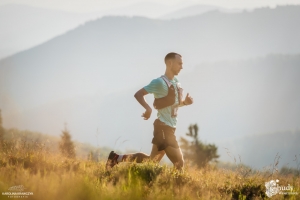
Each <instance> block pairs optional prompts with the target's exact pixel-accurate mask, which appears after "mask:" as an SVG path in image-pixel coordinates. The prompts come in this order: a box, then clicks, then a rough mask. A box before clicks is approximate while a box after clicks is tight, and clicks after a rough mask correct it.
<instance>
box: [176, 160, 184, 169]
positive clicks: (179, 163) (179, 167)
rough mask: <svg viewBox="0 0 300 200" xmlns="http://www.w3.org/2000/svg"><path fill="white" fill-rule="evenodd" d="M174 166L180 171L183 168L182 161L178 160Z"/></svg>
mask: <svg viewBox="0 0 300 200" xmlns="http://www.w3.org/2000/svg"><path fill="white" fill-rule="evenodd" d="M174 165H175V167H176V168H177V169H182V168H183V167H184V160H183V159H180V160H178V161H177V162H176V163H175V164H174Z"/></svg>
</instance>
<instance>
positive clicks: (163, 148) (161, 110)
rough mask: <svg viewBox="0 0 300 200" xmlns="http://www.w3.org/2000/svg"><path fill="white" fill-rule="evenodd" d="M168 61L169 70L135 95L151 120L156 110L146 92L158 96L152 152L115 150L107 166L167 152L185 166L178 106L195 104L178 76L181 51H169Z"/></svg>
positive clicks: (177, 163)
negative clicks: (178, 134) (178, 130)
mask: <svg viewBox="0 0 300 200" xmlns="http://www.w3.org/2000/svg"><path fill="white" fill-rule="evenodd" d="M165 64H166V71H165V74H164V75H163V76H161V77H159V78H156V79H154V80H152V81H151V82H150V84H149V85H147V86H145V87H143V88H142V89H140V90H139V91H137V92H136V93H135V95H134V97H135V98H136V100H137V101H138V102H139V103H140V104H141V105H142V106H143V107H144V108H145V109H146V111H145V112H144V113H143V114H142V117H143V118H144V120H148V119H149V118H150V116H151V113H152V109H151V107H150V106H149V105H148V103H147V102H146V101H145V98H144V96H145V95H147V94H149V93H150V94H153V95H154V98H155V100H154V103H153V106H154V108H156V109H157V112H158V113H157V119H156V120H155V121H154V123H153V125H154V132H153V139H152V144H153V145H152V151H151V154H150V156H149V155H147V154H145V153H133V154H125V155H118V154H116V153H115V152H114V151H111V152H110V154H109V156H108V159H107V162H106V169H107V170H109V169H111V168H112V167H113V166H115V165H116V164H118V163H119V162H133V161H136V162H137V163H141V162H143V161H144V160H146V159H151V160H154V161H156V162H160V160H161V159H162V158H163V156H164V155H165V154H166V155H167V157H168V158H169V159H170V160H171V162H172V163H173V164H174V166H175V167H176V168H177V169H180V170H181V169H182V168H183V166H184V160H183V155H182V152H181V149H180V147H179V145H178V142H177V140H176V136H175V129H176V123H177V110H178V107H182V106H187V105H191V104H192V103H193V98H192V97H191V96H189V93H187V95H186V97H185V99H184V100H183V99H182V91H183V90H182V88H181V86H180V83H179V81H178V79H177V78H176V77H175V76H176V75H178V74H179V72H180V70H182V64H183V63H182V57H181V55H180V54H178V53H174V52H171V53H168V54H167V55H166V57H165Z"/></svg>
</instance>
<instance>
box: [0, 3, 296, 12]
mask: <svg viewBox="0 0 300 200" xmlns="http://www.w3.org/2000/svg"><path fill="white" fill-rule="evenodd" d="M145 2H148V3H158V4H165V5H168V6H179V5H182V6H183V7H184V6H189V5H193V4H206V5H217V6H221V7H226V8H255V7H265V6H270V7H275V6H276V5H287V4H298V5H300V0H0V5H5V4H11V3H14V4H25V5H31V6H37V7H44V8H51V9H59V10H65V11H71V12H93V11H103V10H106V9H113V8H116V7H123V6H129V5H132V4H136V3H145Z"/></svg>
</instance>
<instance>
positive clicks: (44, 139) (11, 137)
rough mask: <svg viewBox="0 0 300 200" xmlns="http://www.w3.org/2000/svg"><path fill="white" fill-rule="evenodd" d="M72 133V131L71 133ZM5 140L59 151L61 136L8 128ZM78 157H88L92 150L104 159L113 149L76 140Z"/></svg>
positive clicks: (18, 144) (95, 157)
mask: <svg viewBox="0 0 300 200" xmlns="http://www.w3.org/2000/svg"><path fill="white" fill-rule="evenodd" d="M71 134H72V133H71ZM4 140H6V141H9V145H13V146H15V147H22V148H25V147H26V148H34V147H39V148H43V149H44V150H46V151H47V152H49V153H54V154H58V153H59V148H58V145H59V141H60V138H59V137H56V136H51V135H47V134H43V133H39V132H32V131H28V130H18V129H7V130H5V133H4ZM36 145H37V146H36ZM74 145H75V150H76V157H77V158H80V159H87V158H88V155H89V154H90V153H91V152H92V153H93V155H94V158H93V159H94V160H104V159H106V157H107V155H108V154H109V152H110V151H111V149H110V148H108V147H98V148H97V147H95V146H92V145H90V144H88V143H80V142H78V141H74Z"/></svg>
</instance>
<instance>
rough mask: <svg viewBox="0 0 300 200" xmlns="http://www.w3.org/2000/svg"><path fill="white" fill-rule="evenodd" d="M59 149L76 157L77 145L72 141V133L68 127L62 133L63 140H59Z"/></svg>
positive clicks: (64, 153) (65, 154) (70, 156)
mask: <svg viewBox="0 0 300 200" xmlns="http://www.w3.org/2000/svg"><path fill="white" fill-rule="evenodd" d="M59 150H60V152H61V154H62V155H64V156H66V157H68V158H75V157H76V154H75V146H74V143H73V142H72V141H71V135H70V133H69V131H68V130H67V128H66V127H65V130H63V131H62V134H61V141H60V142H59Z"/></svg>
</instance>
